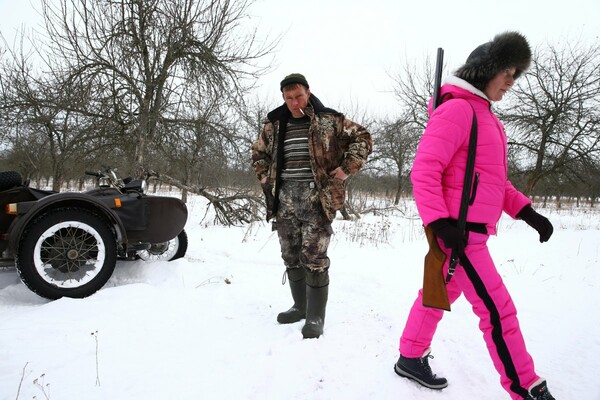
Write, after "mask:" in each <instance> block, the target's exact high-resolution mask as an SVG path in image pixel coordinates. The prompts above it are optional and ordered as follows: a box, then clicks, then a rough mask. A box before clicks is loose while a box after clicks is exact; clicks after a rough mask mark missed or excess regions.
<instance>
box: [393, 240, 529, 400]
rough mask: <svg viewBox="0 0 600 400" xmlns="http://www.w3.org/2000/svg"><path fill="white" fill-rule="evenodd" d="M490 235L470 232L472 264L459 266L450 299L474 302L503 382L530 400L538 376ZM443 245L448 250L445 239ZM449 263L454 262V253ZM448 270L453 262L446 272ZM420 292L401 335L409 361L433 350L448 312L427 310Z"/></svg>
mask: <svg viewBox="0 0 600 400" xmlns="http://www.w3.org/2000/svg"><path fill="white" fill-rule="evenodd" d="M487 239H488V235H484V234H480V233H475V232H470V233H469V241H468V245H467V247H466V255H467V258H468V259H469V261H470V263H465V264H470V265H462V264H459V265H457V266H456V270H455V273H454V276H453V277H452V280H451V281H450V282H449V283H448V286H447V289H448V297H449V300H450V303H453V302H454V301H455V300H456V299H457V298H458V297H459V296H460V295H461V293H464V295H465V298H466V299H467V300H468V301H469V303H471V305H472V307H473V312H474V313H475V314H476V315H477V316H478V317H479V329H481V331H482V332H483V338H484V340H485V342H486V344H487V348H488V351H489V353H490V356H491V357H492V361H493V362H494V367H495V368H496V370H497V371H498V373H499V374H500V383H501V384H502V386H503V387H504V389H505V390H506V391H507V392H508V393H509V394H510V396H511V398H512V399H524V398H527V395H528V394H527V389H528V388H529V387H531V385H532V384H533V383H535V381H536V380H538V378H539V377H538V376H537V375H536V373H535V370H534V366H533V360H532V359H531V356H530V355H529V353H528V352H527V349H526V348H525V342H524V340H523V335H522V334H521V329H520V328H519V321H518V320H517V310H516V308H515V305H514V304H513V302H512V299H511V297H510V294H509V293H508V290H507V289H506V286H504V283H503V282H502V278H501V277H500V275H499V274H498V271H496V267H495V266H494V262H493V261H492V258H491V256H490V253H489V250H488V247H487ZM440 247H441V248H442V249H443V250H444V251H446V250H447V249H446V248H445V247H444V246H443V243H442V242H441V241H440ZM447 254H448V257H447V260H449V259H450V254H449V251H448V252H447ZM447 272H448V261H446V265H445V266H444V274H446V273H447ZM422 294H423V292H422V289H421V290H419V294H418V296H417V299H416V300H415V302H414V304H413V306H412V309H411V310H410V314H409V316H408V321H407V322H406V326H405V328H404V332H403V333H402V336H401V337H400V354H402V355H403V356H404V357H410V358H416V357H422V356H423V354H424V352H425V351H426V350H427V349H428V348H429V347H430V345H431V341H432V339H433V335H434V334H435V331H436V328H437V325H438V322H440V320H441V319H442V317H443V316H444V311H442V310H438V309H434V308H427V307H424V306H423V303H422Z"/></svg>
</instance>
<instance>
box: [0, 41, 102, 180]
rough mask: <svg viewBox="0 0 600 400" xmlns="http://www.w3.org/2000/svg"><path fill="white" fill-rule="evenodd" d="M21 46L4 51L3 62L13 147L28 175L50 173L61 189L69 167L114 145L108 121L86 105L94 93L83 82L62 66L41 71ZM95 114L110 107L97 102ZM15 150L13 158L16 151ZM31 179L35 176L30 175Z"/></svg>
mask: <svg viewBox="0 0 600 400" xmlns="http://www.w3.org/2000/svg"><path fill="white" fill-rule="evenodd" d="M22 49H23V47H22V43H21V47H19V48H18V49H13V50H11V51H7V52H6V53H4V55H5V58H4V61H5V62H3V63H2V65H1V66H0V70H1V73H0V99H1V103H0V109H1V110H2V117H3V118H2V124H3V126H4V127H5V128H6V129H4V130H3V131H2V134H1V135H2V137H3V139H4V140H5V142H6V143H7V144H8V148H10V149H12V150H13V151H14V153H15V154H16V153H20V154H21V156H22V158H21V159H20V160H19V162H18V164H19V166H20V167H21V168H22V170H23V171H24V172H26V173H27V174H36V173H39V172H40V171H45V172H46V173H47V174H48V175H51V176H52V177H53V187H52V189H53V190H55V191H59V190H60V187H61V183H62V182H63V180H64V179H65V178H68V175H69V174H70V172H69V167H73V166H74V165H75V164H77V161H78V160H81V159H83V158H85V157H88V156H90V154H93V153H96V152H99V151H101V150H102V149H103V148H106V147H107V146H110V145H111V144H110V143H108V137H109V136H107V135H105V133H106V129H108V128H109V127H108V126H107V124H97V123H96V121H95V119H94V117H93V115H92V114H91V113H89V112H87V111H86V110H87V108H86V107H83V106H82V104H89V103H90V102H91V99H92V97H93V95H92V92H91V91H90V88H89V87H87V86H85V85H81V84H80V82H78V81H75V80H73V81H70V82H64V81H62V80H61V75H60V74H57V69H55V68H50V69H49V70H48V71H47V72H45V73H41V72H39V71H36V70H35V68H33V66H32V61H31V60H30V57H31V54H25V53H24V52H23V51H22ZM95 105H96V106H97V107H96V111H95V113H98V114H102V111H103V110H105V109H106V108H103V107H101V106H100V103H98V102H95ZM15 154H13V156H14V155H15ZM29 177H31V176H29Z"/></svg>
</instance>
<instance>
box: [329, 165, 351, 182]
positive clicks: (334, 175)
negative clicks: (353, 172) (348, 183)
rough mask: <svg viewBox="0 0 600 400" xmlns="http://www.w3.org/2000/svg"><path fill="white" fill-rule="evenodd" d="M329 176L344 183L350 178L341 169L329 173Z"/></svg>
mask: <svg viewBox="0 0 600 400" xmlns="http://www.w3.org/2000/svg"><path fill="white" fill-rule="evenodd" d="M329 176H330V177H332V178H336V179H340V180H342V181H345V180H346V179H347V178H348V175H347V174H346V173H345V172H344V170H343V169H342V168H341V167H337V168H336V169H334V170H333V171H331V172H330V173H329Z"/></svg>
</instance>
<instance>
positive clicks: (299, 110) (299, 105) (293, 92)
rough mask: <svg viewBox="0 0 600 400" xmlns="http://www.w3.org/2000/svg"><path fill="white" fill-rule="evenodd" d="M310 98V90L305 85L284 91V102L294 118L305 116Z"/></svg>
mask: <svg viewBox="0 0 600 400" xmlns="http://www.w3.org/2000/svg"><path fill="white" fill-rule="evenodd" d="M309 97H310V89H307V88H305V87H304V86H303V85H298V86H296V87H295V88H293V89H284V90H283V100H284V101H285V104H286V105H287V107H288V109H289V110H290V112H291V113H292V116H293V117H294V118H300V117H302V116H303V115H304V109H305V108H306V106H307V105H308V98H309Z"/></svg>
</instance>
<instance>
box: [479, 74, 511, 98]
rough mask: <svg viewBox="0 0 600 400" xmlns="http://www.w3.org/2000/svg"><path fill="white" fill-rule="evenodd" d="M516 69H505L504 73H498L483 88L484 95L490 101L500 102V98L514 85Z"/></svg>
mask: <svg viewBox="0 0 600 400" xmlns="http://www.w3.org/2000/svg"><path fill="white" fill-rule="evenodd" d="M516 71H517V70H516V68H514V67H512V68H506V69H505V70H504V71H500V72H498V73H497V74H496V76H495V77H493V78H492V80H491V81H489V82H488V84H487V86H486V87H485V95H486V96H487V97H488V99H490V100H491V101H500V100H502V96H504V94H505V93H506V92H508V90H509V89H510V88H511V87H512V85H513V84H514V83H515V72H516Z"/></svg>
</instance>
